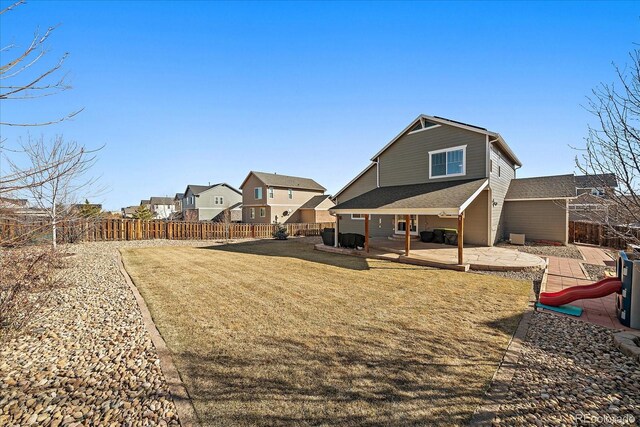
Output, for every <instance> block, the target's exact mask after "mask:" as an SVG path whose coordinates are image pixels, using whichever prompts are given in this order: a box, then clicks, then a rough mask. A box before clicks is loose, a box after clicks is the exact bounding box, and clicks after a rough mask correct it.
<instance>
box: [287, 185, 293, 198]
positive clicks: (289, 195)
mask: <svg viewBox="0 0 640 427" xmlns="http://www.w3.org/2000/svg"><path fill="white" fill-rule="evenodd" d="M287 195H288V197H289V200H291V199H293V189H292V188H289V189H288V190H287Z"/></svg>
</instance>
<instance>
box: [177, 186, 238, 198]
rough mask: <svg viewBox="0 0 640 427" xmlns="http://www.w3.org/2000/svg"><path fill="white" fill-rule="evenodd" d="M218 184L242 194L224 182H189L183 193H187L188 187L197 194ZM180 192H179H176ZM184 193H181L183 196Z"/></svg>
mask: <svg viewBox="0 0 640 427" xmlns="http://www.w3.org/2000/svg"><path fill="white" fill-rule="evenodd" d="M220 185H223V186H225V187H227V188H228V189H230V190H232V191H235V192H236V193H238V194H240V195H242V192H241V191H240V190H238V189H237V188H235V187H232V186H230V185H229V184H227V183H226V182H219V183H217V184H213V185H194V184H189V185H187V188H186V189H185V190H184V194H187V192H188V191H189V188H191V192H192V193H193V195H194V196H197V195H198V194H200V193H202V192H203V191H207V190H209V189H211V188H213V187H218V186H220ZM178 194H180V193H178ZM184 194H183V195H182V196H183V197H184Z"/></svg>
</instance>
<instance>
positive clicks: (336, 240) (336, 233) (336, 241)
mask: <svg viewBox="0 0 640 427" xmlns="http://www.w3.org/2000/svg"><path fill="white" fill-rule="evenodd" d="M338 224H340V214H336V225H335V226H334V227H333V231H334V234H335V236H334V238H333V247H334V248H337V247H338V246H339V245H338Z"/></svg>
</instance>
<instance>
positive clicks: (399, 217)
mask: <svg viewBox="0 0 640 427" xmlns="http://www.w3.org/2000/svg"><path fill="white" fill-rule="evenodd" d="M410 216H415V217H416V231H411V230H409V235H411V236H417V235H418V234H420V225H419V224H418V222H419V220H420V216H419V215H410ZM398 220H401V221H404V220H405V216H404V215H394V218H393V233H394V234H405V233H406V232H405V231H404V230H398Z"/></svg>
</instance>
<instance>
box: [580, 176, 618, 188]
mask: <svg viewBox="0 0 640 427" xmlns="http://www.w3.org/2000/svg"><path fill="white" fill-rule="evenodd" d="M617 186H618V180H617V179H616V176H615V175H614V174H612V173H601V174H593V175H577V176H576V187H577V188H598V187H617Z"/></svg>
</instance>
